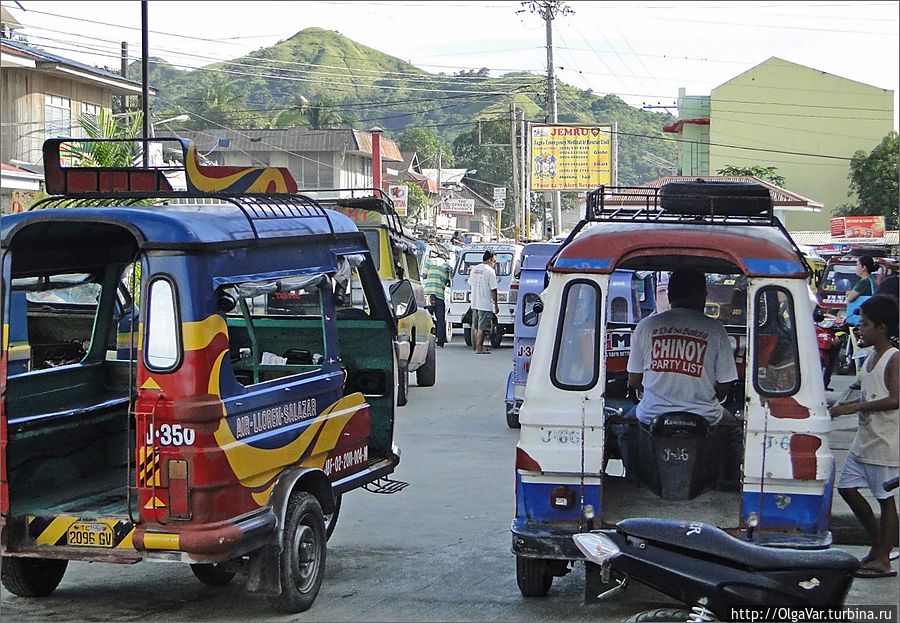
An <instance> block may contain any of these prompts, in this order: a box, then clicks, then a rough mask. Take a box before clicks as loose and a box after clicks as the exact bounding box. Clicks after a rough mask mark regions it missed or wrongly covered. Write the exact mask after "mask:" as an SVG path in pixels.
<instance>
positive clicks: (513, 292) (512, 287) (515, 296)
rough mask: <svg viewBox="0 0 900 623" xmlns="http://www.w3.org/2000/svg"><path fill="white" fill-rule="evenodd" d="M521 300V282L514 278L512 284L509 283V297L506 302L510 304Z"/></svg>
mask: <svg viewBox="0 0 900 623" xmlns="http://www.w3.org/2000/svg"><path fill="white" fill-rule="evenodd" d="M518 301H519V282H518V281H516V280H513V282H512V283H511V284H509V297H508V298H507V299H506V302H507V303H508V304H509V305H515V304H516V303H518Z"/></svg>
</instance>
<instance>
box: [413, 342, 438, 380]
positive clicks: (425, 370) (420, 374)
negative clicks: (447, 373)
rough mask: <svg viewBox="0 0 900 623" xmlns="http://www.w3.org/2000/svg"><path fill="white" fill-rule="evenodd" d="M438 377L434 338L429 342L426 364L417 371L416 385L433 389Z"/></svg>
mask: <svg viewBox="0 0 900 623" xmlns="http://www.w3.org/2000/svg"><path fill="white" fill-rule="evenodd" d="M436 376H437V346H436V345H435V343H434V336H431V339H430V340H428V355H426V356H425V363H423V364H422V365H421V367H419V369H418V370H416V385H418V386H419V387H431V386H433V385H434V381H435V377H436Z"/></svg>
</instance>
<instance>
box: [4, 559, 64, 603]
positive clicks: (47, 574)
mask: <svg viewBox="0 0 900 623" xmlns="http://www.w3.org/2000/svg"><path fill="white" fill-rule="evenodd" d="M0 564H2V571H0V579H2V581H3V586H4V587H5V588H6V590H8V591H9V592H10V593H12V594H13V595H18V596H19V597H46V596H47V595H49V594H50V593H52V592H53V591H54V590H56V587H57V586H59V583H60V582H62V579H63V575H65V573H66V567H67V566H68V564H69V561H68V560H53V559H50V558H13V557H8V556H4V557H3V560H2V562H0Z"/></svg>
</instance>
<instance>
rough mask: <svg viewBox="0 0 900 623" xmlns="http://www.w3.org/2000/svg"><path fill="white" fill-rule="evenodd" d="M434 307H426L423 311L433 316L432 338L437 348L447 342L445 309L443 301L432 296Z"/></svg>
mask: <svg viewBox="0 0 900 623" xmlns="http://www.w3.org/2000/svg"><path fill="white" fill-rule="evenodd" d="M431 300H432V301H434V305H427V306H426V307H425V309H427V310H428V311H429V313H431V315H432V316H434V324H435V327H434V337H435V340H436V342H437V345H438V346H443V345H444V344H445V343H446V342H447V307H446V304H445V303H444V299H442V298H438V297H436V296H433V297H432V299H431Z"/></svg>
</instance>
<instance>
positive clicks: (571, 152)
mask: <svg viewBox="0 0 900 623" xmlns="http://www.w3.org/2000/svg"><path fill="white" fill-rule="evenodd" d="M530 130H531V132H530V139H531V150H530V152H529V153H530V154H531V156H530V159H531V164H530V166H529V170H530V175H529V177H530V179H531V182H530V188H531V190H534V191H554V190H575V191H585V190H594V189H595V188H597V187H598V186H601V185H604V184H605V185H607V186H608V185H611V184H613V183H614V182H615V170H616V163H615V151H616V150H615V127H614V125H613V124H603V125H567V124H553V125H547V124H532V125H531V126H530Z"/></svg>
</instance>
